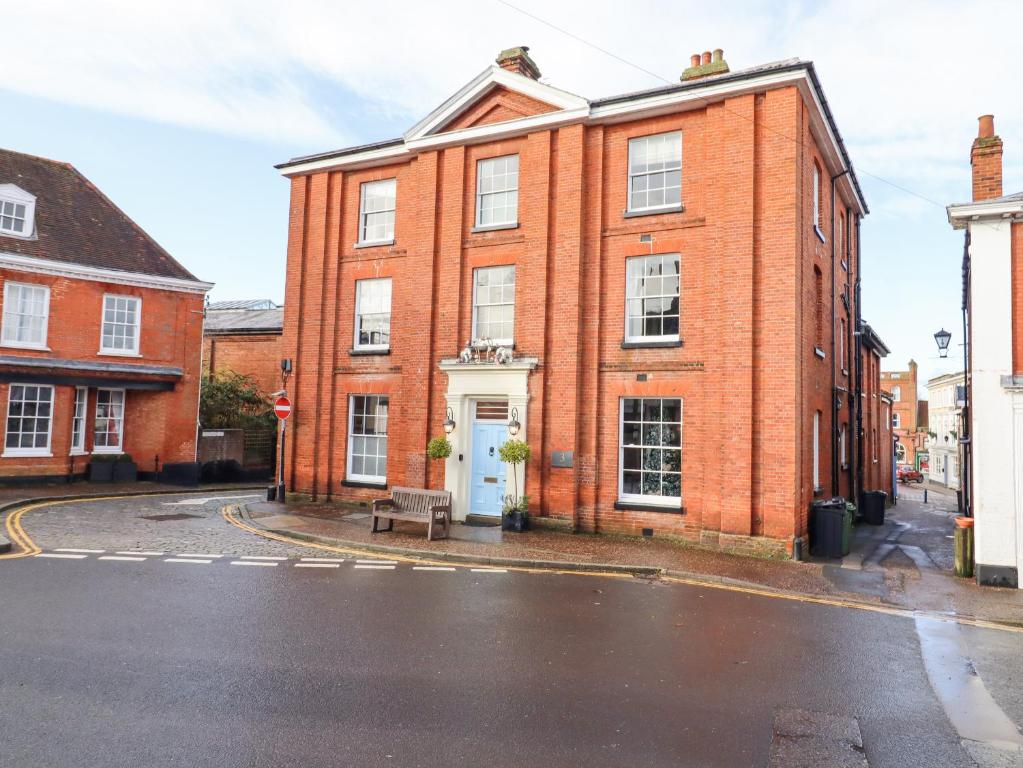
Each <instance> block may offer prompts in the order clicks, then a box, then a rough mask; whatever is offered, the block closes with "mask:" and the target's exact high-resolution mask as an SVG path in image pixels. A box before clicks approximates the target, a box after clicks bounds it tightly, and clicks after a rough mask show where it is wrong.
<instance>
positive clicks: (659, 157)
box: [629, 131, 682, 212]
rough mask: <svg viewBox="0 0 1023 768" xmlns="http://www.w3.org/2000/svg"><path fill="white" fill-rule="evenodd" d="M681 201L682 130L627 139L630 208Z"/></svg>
mask: <svg viewBox="0 0 1023 768" xmlns="http://www.w3.org/2000/svg"><path fill="white" fill-rule="evenodd" d="M680 205H682V134H681V133H679V132H677V131H676V132H675V133H662V134H659V135H657V136H643V137H641V138H638V139H630V140H629V211H630V212H632V211H652V210H656V209H658V208H677V207H678V206H680Z"/></svg>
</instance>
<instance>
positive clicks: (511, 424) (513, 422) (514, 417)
mask: <svg viewBox="0 0 1023 768" xmlns="http://www.w3.org/2000/svg"><path fill="white" fill-rule="evenodd" d="M521 428H522V425H521V424H519V409H518V408H512V409H511V419H510V420H509V421H508V434H509V435H511V436H512V437H515V435H517V434H518V433H519V429H521Z"/></svg>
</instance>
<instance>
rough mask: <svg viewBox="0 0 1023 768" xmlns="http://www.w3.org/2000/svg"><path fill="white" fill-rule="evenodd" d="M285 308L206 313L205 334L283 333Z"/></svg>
mask: <svg viewBox="0 0 1023 768" xmlns="http://www.w3.org/2000/svg"><path fill="white" fill-rule="evenodd" d="M283 330H284V308H283V307H277V308H276V309H239V310H216V311H213V312H207V313H206V326H205V332H206V334H207V335H210V336H225V335H231V334H245V333H282V332H283Z"/></svg>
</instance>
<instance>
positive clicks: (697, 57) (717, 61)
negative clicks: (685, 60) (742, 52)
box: [679, 48, 729, 83]
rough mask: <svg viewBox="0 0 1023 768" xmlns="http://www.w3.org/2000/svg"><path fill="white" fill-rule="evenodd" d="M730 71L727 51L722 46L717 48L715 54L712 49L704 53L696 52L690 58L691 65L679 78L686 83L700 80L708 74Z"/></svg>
mask: <svg viewBox="0 0 1023 768" xmlns="http://www.w3.org/2000/svg"><path fill="white" fill-rule="evenodd" d="M728 71H729V69H728V62H727V61H725V52H724V51H722V50H721V49H720V48H715V49H714V53H713V54H712V53H711V52H710V51H704V52H703V54H702V55H701V54H699V53H694V54H693V55H692V56H691V57H690V58H689V66H688V67H686V70H685V72H683V73H682V77H681V78H679V79H680V80H681V81H682V82H683V83H685V82H687V81H689V80H699V79H700V78H701V77H707V76H708V75H721V74H724V73H725V72H728Z"/></svg>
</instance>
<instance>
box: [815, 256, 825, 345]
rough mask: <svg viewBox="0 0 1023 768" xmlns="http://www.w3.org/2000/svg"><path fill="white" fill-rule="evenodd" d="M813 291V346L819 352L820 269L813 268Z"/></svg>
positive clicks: (821, 332) (821, 320)
mask: <svg viewBox="0 0 1023 768" xmlns="http://www.w3.org/2000/svg"><path fill="white" fill-rule="evenodd" d="M813 290H814V329H813V338H814V345H815V346H816V347H817V349H819V350H823V349H824V274H823V273H822V272H821V271H820V268H818V267H814V268H813Z"/></svg>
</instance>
